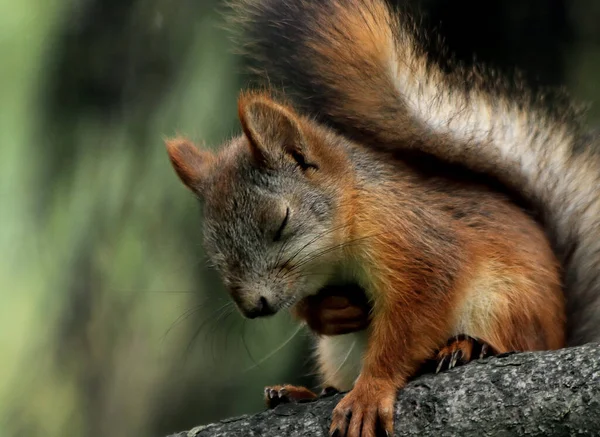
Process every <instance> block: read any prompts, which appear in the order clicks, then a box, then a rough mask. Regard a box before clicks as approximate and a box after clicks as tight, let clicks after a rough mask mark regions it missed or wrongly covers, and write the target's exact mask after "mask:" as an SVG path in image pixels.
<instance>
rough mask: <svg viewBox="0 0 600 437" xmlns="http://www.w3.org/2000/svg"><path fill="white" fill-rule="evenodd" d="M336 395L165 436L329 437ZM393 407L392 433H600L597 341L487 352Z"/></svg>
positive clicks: (422, 381)
mask: <svg viewBox="0 0 600 437" xmlns="http://www.w3.org/2000/svg"><path fill="white" fill-rule="evenodd" d="M257 396H260V393H257ZM342 397H343V394H337V395H334V396H330V397H326V398H321V399H319V400H316V401H312V402H306V403H296V404H283V405H280V406H278V407H277V408H275V409H274V410H270V411H265V412H262V413H259V414H255V415H251V416H241V417H236V418H232V419H227V420H223V421H221V422H219V423H213V424H210V425H204V426H199V427H196V428H194V429H193V430H190V431H187V432H181V433H178V434H173V435H172V436H170V437H209V436H210V437H220V436H227V437H237V436H265V437H267V436H271V437H280V436H285V437H295V436H328V433H327V430H328V428H329V423H330V416H331V411H332V409H333V407H334V406H335V405H336V403H337V402H338V401H339V400H340V399H341V398H342ZM395 414H396V416H395V435H396V436H419V437H424V436H436V437H444V436H477V437H480V436H569V435H590V436H591V435H594V436H600V345H599V344H589V345H585V346H579V347H573V348H568V349H562V350H559V351H552V352H535V353H531V352H530V353H519V354H511V355H506V356H500V357H492V358H486V359H483V360H478V361H474V362H472V363H470V364H468V365H465V366H462V367H459V368H455V369H452V370H450V371H446V372H443V373H440V374H438V375H424V376H421V377H419V378H416V379H415V380H413V381H412V382H410V383H409V384H408V385H407V386H406V387H405V388H404V389H403V390H400V392H399V393H398V402H397V404H396V412H395Z"/></svg>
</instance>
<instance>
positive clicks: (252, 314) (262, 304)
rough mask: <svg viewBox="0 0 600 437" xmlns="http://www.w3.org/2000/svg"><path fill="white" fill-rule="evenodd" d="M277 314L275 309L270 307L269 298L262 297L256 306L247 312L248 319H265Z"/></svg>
mask: <svg viewBox="0 0 600 437" xmlns="http://www.w3.org/2000/svg"><path fill="white" fill-rule="evenodd" d="M272 314H275V311H274V310H273V308H272V307H271V306H270V305H269V302H268V301H267V298H266V297H264V296H260V297H259V298H258V301H257V302H256V306H255V307H254V308H252V309H250V310H247V311H246V317H248V318H249V319H254V318H256V317H265V316H270V315H272Z"/></svg>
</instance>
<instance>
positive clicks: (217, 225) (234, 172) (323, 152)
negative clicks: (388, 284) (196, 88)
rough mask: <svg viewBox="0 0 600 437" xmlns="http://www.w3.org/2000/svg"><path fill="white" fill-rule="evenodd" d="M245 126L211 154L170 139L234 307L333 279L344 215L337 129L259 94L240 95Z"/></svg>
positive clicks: (251, 313)
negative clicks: (199, 205) (333, 130)
mask: <svg viewBox="0 0 600 437" xmlns="http://www.w3.org/2000/svg"><path fill="white" fill-rule="evenodd" d="M238 109H239V117H240V121H241V124H242V127H243V132H244V134H243V135H242V136H240V137H238V138H235V139H234V140H232V141H230V142H228V143H227V144H226V145H224V146H223V147H222V148H221V149H220V150H219V152H218V153H216V154H214V153H212V152H210V151H207V150H199V149H198V148H196V147H195V146H194V145H193V144H192V143H191V142H189V141H188V140H185V139H175V140H170V141H167V150H168V153H169V157H170V159H171V162H172V164H173V167H174V168H175V170H176V172H177V174H178V175H179V177H180V179H181V180H182V181H183V183H184V184H185V185H186V186H187V187H188V188H189V189H191V190H192V191H193V192H194V193H195V194H196V195H197V196H198V198H199V199H200V200H201V203H202V204H203V207H204V245H205V249H206V251H207V254H208V256H209V258H210V259H211V261H212V263H213V264H214V265H215V266H216V268H217V269H218V271H219V272H220V274H221V276H222V279H223V282H224V284H225V286H226V287H227V288H228V290H229V292H230V293H231V296H232V298H233V299H234V301H235V302H236V304H237V305H238V307H239V309H240V310H241V312H242V313H243V314H244V315H245V316H247V317H250V318H253V317H257V316H267V315H271V314H274V313H276V312H277V311H279V310H281V309H284V308H289V307H291V306H292V305H293V304H294V303H296V302H297V301H298V300H300V299H301V298H303V297H306V296H308V295H311V294H315V293H317V292H318V291H319V290H320V289H321V288H322V287H323V286H325V285H327V283H328V282H330V281H331V280H332V278H333V275H334V274H335V271H336V270H337V267H338V266H339V264H340V261H341V260H342V258H343V256H344V247H343V246H344V244H343V243H344V241H346V240H347V238H348V235H349V233H350V232H351V230H350V223H351V216H350V214H351V212H350V211H351V210H350V209H349V208H348V207H349V203H350V202H345V204H344V199H348V198H349V196H350V195H351V194H350V193H351V192H352V180H353V175H352V172H351V171H349V170H350V168H351V167H350V164H349V160H348V157H347V155H346V153H345V152H344V148H343V147H342V146H341V143H340V142H341V141H343V140H342V139H341V138H340V137H338V136H335V135H333V134H332V133H331V132H329V131H328V130H325V129H324V128H322V127H320V126H318V125H317V124H316V123H314V122H312V121H310V120H308V119H307V118H304V117H301V116H299V115H297V114H296V113H295V112H294V111H293V109H292V108H290V107H289V106H286V105H283V104H279V103H276V102H274V101H273V100H271V98H270V97H268V96H265V95H263V94H244V95H242V96H241V97H240V100H239V105H238Z"/></svg>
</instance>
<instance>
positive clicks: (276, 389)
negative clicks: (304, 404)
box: [265, 385, 317, 408]
mask: <svg viewBox="0 0 600 437" xmlns="http://www.w3.org/2000/svg"><path fill="white" fill-rule="evenodd" d="M316 397H317V395H316V394H315V393H313V392H312V391H310V390H309V389H307V388H305V387H298V386H295V385H273V386H271V387H265V402H266V403H267V407H268V408H275V407H276V406H277V405H279V404H287V403H289V402H297V401H302V400H307V399H315V398H316Z"/></svg>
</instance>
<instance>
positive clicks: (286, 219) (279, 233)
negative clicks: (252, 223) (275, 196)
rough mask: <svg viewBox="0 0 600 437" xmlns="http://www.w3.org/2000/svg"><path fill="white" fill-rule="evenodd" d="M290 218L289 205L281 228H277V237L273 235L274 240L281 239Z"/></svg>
mask: <svg viewBox="0 0 600 437" xmlns="http://www.w3.org/2000/svg"><path fill="white" fill-rule="evenodd" d="M289 218H290V208H289V207H288V208H286V210H285V217H284V218H283V221H282V222H281V226H279V229H277V232H276V233H275V237H273V241H279V240H281V235H282V234H283V231H284V230H285V227H286V226H287V223H288V219H289Z"/></svg>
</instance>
